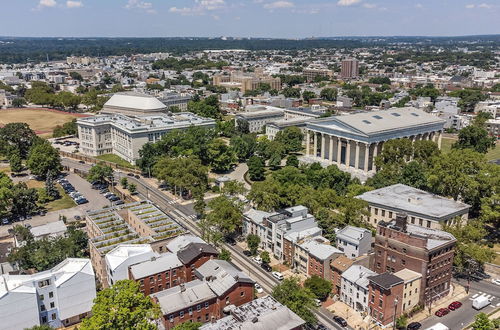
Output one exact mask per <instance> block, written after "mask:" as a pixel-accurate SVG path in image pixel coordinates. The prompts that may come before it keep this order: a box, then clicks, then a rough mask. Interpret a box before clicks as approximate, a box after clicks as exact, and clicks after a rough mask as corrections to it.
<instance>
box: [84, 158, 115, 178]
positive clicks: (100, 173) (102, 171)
mask: <svg viewBox="0 0 500 330" xmlns="http://www.w3.org/2000/svg"><path fill="white" fill-rule="evenodd" d="M112 176H113V169H112V168H111V166H109V165H106V164H105V163H104V162H100V163H97V164H95V165H94V166H92V167H91V168H90V170H89V174H88V175H87V181H89V182H106V181H107V180H109V179H110V178H111V177H112Z"/></svg>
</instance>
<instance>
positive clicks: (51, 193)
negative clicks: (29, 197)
mask: <svg viewBox="0 0 500 330" xmlns="http://www.w3.org/2000/svg"><path fill="white" fill-rule="evenodd" d="M45 194H46V195H47V196H48V197H50V198H51V200H54V199H58V198H59V197H61V195H60V194H59V190H57V188H56V185H55V182H54V175H53V174H52V172H51V171H49V173H47V178H46V179H45Z"/></svg>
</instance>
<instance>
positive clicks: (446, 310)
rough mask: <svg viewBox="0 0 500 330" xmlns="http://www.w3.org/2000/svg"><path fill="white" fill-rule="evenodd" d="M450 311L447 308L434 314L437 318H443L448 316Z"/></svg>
mask: <svg viewBox="0 0 500 330" xmlns="http://www.w3.org/2000/svg"><path fill="white" fill-rule="evenodd" d="M449 312H450V310H449V309H448V308H440V309H439V310H438V311H437V312H436V313H435V314H436V316H437V317H443V316H445V315H446V314H448V313H449Z"/></svg>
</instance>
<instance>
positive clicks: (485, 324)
mask: <svg viewBox="0 0 500 330" xmlns="http://www.w3.org/2000/svg"><path fill="white" fill-rule="evenodd" d="M472 329H474V330H493V329H494V327H493V323H492V322H491V320H490V319H489V318H488V315H487V314H486V313H479V314H476V316H475V317H474V323H472Z"/></svg>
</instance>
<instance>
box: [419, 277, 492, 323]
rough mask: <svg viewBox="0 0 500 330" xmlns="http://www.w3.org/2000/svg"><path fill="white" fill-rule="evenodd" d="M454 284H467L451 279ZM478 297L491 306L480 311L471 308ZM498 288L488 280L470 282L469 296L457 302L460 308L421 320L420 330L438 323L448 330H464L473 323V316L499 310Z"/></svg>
mask: <svg viewBox="0 0 500 330" xmlns="http://www.w3.org/2000/svg"><path fill="white" fill-rule="evenodd" d="M453 281H454V282H456V283H459V284H461V285H465V284H467V280H464V279H460V280H457V279H453ZM480 295H483V296H486V297H488V299H490V301H491V304H490V305H489V306H486V307H485V308H483V309H482V310H480V311H477V310H475V309H474V308H472V300H473V299H474V298H476V297H478V296H480ZM499 296H500V286H498V285H496V284H493V283H492V282H491V280H490V279H486V280H482V281H471V289H470V292H469V295H468V296H467V297H465V298H464V299H461V300H459V301H460V302H461V303H462V307H460V308H459V309H458V310H455V311H451V312H450V313H449V314H448V315H445V316H443V317H437V316H436V315H432V316H430V317H428V318H427V319H425V320H423V321H422V322H421V323H422V328H423V329H425V328H428V327H430V326H432V325H434V324H436V323H438V322H441V323H443V324H444V325H446V326H447V327H448V328H450V329H464V328H465V327H467V326H468V325H469V324H470V323H472V322H474V316H475V315H476V314H479V313H481V312H484V313H487V314H488V313H490V312H492V311H493V310H495V309H497V308H500V297H499Z"/></svg>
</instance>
